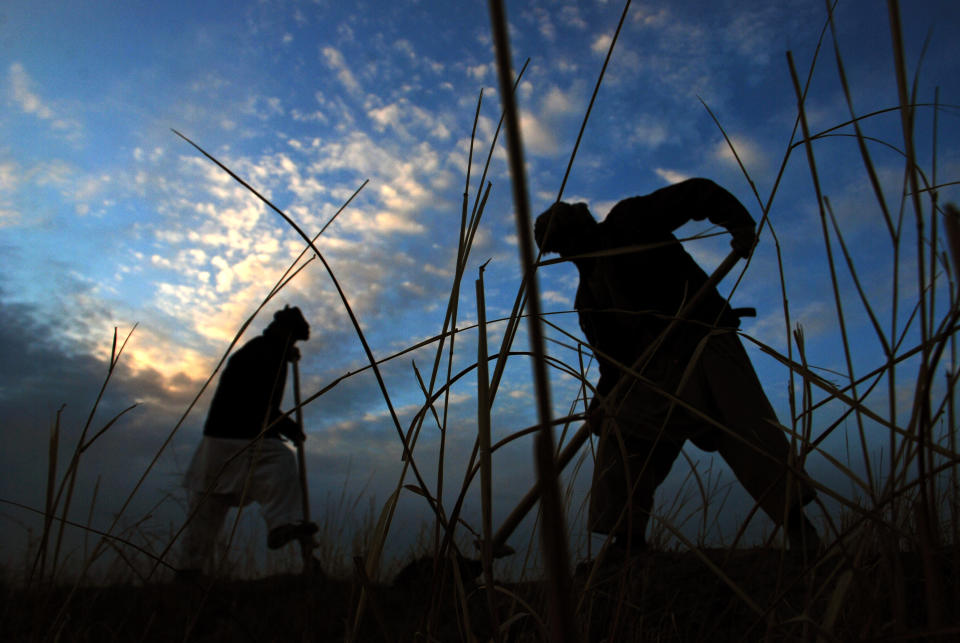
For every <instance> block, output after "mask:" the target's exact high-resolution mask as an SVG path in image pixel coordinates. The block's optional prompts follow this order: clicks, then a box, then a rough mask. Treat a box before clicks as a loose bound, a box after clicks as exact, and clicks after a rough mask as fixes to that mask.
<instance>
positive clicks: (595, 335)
mask: <svg viewBox="0 0 960 643" xmlns="http://www.w3.org/2000/svg"><path fill="white" fill-rule="evenodd" d="M703 219H708V220H710V221H711V222H712V223H715V224H718V225H722V226H724V227H726V228H727V229H730V230H732V229H735V228H738V227H747V226H752V225H754V221H753V218H752V217H751V216H750V213H749V212H747V210H746V209H745V208H744V207H743V205H742V204H741V203H740V202H739V201H738V200H737V199H736V197H734V196H733V195H732V194H730V193H729V192H727V191H726V190H724V189H723V188H721V187H720V186H718V185H717V184H715V183H714V182H712V181H710V180H708V179H690V180H687V181H683V182H682V183H677V184H675V185H671V186H668V187H665V188H662V189H660V190H657V191H656V192H653V193H652V194H649V195H646V196H636V197H632V198H629V199H624V200H623V201H620V202H619V203H618V204H617V205H615V206H614V207H613V209H612V210H611V211H610V213H609V214H608V215H607V217H606V219H604V220H603V221H602V222H600V223H598V224H597V227H596V235H594V236H593V238H592V239H590V240H588V241H586V242H585V243H586V244H587V245H589V246H591V247H590V248H586V249H584V251H583V252H584V253H586V252H597V251H603V250H612V249H616V248H623V247H626V246H632V245H643V246H645V248H644V249H643V250H642V251H637V252H631V253H629V254H619V255H615V256H609V257H597V258H587V259H574V263H575V264H576V265H577V268H578V270H579V272H580V285H579V288H578V289H577V297H576V302H575V307H576V309H577V311H578V313H579V318H580V327H581V329H582V330H583V333H584V335H585V336H586V338H587V340H588V341H589V342H590V344H591V345H592V346H594V347H596V348H597V349H599V351H600V352H602V353H605V354H606V355H609V356H610V357H612V358H614V359H615V360H616V361H618V362H621V363H623V364H626V365H628V366H629V365H632V364H633V362H634V361H635V360H636V358H637V357H639V356H640V354H641V353H642V352H643V350H644V349H645V348H646V347H647V345H648V344H649V343H650V342H651V341H653V340H654V339H655V338H656V337H657V335H658V334H659V333H660V331H661V330H663V328H664V327H665V326H666V325H667V324H668V323H669V322H670V317H672V316H675V315H676V314H677V313H678V312H679V311H680V309H681V308H682V306H683V304H684V302H685V301H687V300H688V299H689V298H691V297H693V296H694V295H695V294H696V293H697V291H699V290H700V287H701V286H702V285H703V284H704V283H705V282H706V280H707V275H706V273H704V271H703V270H702V269H701V268H700V266H698V265H697V263H696V262H695V261H694V260H693V258H692V257H691V256H690V255H689V254H687V252H686V251H685V250H684V249H683V246H682V245H681V243H680V242H679V241H678V240H677V238H676V237H675V236H674V234H673V232H674V230H676V229H677V228H679V227H680V226H682V225H683V224H685V223H687V222H688V221H690V220H694V221H702V220H703ZM687 319H691V320H695V321H696V322H700V323H699V324H695V323H686V324H682V328H680V329H678V330H675V331H674V332H673V333H672V334H671V337H673V338H674V339H673V340H672V341H671V342H670V344H669V347H667V350H674V351H685V350H690V349H692V346H693V344H695V342H696V341H697V340H699V338H700V337H702V336H703V335H704V334H705V333H706V332H708V330H709V326H713V325H719V326H731V327H736V326H737V325H738V324H739V319H738V318H737V317H736V315H734V314H732V313H731V312H730V309H729V307H728V306H727V304H726V301H725V300H724V298H723V297H721V296H720V294H719V293H718V292H717V290H716V288H711V289H710V290H709V292H707V293H705V296H704V297H703V298H702V299H701V302H700V304H698V306H697V308H696V309H695V310H694V311H692V312H691V314H689V315H688V316H687ZM682 357H683V356H681V358H682ZM599 366H600V381H599V382H598V384H597V389H598V391H599V392H600V393H601V394H603V393H607V392H609V390H610V389H611V388H613V386H614V385H615V384H616V381H617V379H619V377H620V374H621V373H622V370H621V369H620V368H619V367H617V366H616V365H614V364H613V363H612V362H610V361H609V360H607V359H604V358H602V357H600V358H599Z"/></svg>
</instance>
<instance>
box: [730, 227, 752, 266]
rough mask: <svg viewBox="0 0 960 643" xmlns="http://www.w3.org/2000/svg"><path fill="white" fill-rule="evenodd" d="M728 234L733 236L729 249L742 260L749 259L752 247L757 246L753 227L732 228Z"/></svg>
mask: <svg viewBox="0 0 960 643" xmlns="http://www.w3.org/2000/svg"><path fill="white" fill-rule="evenodd" d="M730 234H732V235H733V239H731V240H730V247H731V248H733V249H734V251H735V252H736V253H737V254H738V255H740V256H741V257H743V258H744V259H746V258H747V257H749V256H750V252H751V251H752V250H753V247H754V246H755V245H757V233H756V229H755V228H754V226H752V225H750V226H740V227H737V228H733V229H732V230H730Z"/></svg>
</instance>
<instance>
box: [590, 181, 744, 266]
mask: <svg viewBox="0 0 960 643" xmlns="http://www.w3.org/2000/svg"><path fill="white" fill-rule="evenodd" d="M621 207H623V209H624V213H626V212H629V211H635V212H639V213H640V214H641V215H642V216H643V217H644V220H643V222H642V225H644V226H649V227H651V228H654V229H659V230H661V231H663V232H673V231H674V230H676V229H677V228H679V227H680V226H682V225H683V224H685V223H687V222H688V221H690V220H693V221H703V220H704V219H708V220H709V221H710V222H711V223H714V224H716V225H721V226H723V227H724V228H726V229H727V230H728V231H730V233H731V234H732V235H733V241H731V243H730V245H731V246H733V248H734V250H737V251H738V252H739V253H740V254H741V255H742V256H744V257H746V256H747V255H749V254H750V250H751V249H752V248H753V245H754V243H755V241H756V233H755V228H756V223H755V222H754V220H753V217H752V216H750V213H749V212H748V211H747V209H746V208H745V207H743V204H742V203H740V201H738V200H737V197H735V196H733V195H732V194H730V193H729V192H728V191H727V190H725V189H723V188H722V187H720V186H719V185H717V184H716V183H714V182H713V181H711V180H710V179H703V178H696V179H687V180H686V181H682V182H680V183H675V184H673V185H668V186H667V187H664V188H660V189H659V190H657V191H656V192H653V193H651V194H648V195H646V196H638V197H633V198H632V199H625V200H623V201H621V202H620V203H619V204H617V206H616V207H615V208H614V209H615V210H618V209H620V208H621ZM612 214H614V213H613V212H611V215H612ZM607 218H608V219H609V218H610V217H609V216H608V217H607Z"/></svg>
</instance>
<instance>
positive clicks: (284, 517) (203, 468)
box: [180, 436, 303, 569]
mask: <svg viewBox="0 0 960 643" xmlns="http://www.w3.org/2000/svg"><path fill="white" fill-rule="evenodd" d="M245 448H246V450H244V449H245ZM240 451H243V452H242V453H240V454H239V455H237V454H238V453H239V452H240ZM183 485H184V487H186V488H187V490H188V493H189V496H190V504H189V507H190V508H189V512H190V513H189V516H192V518H191V519H190V520H189V522H188V523H187V525H186V527H185V529H184V532H183V536H182V538H183V541H182V542H183V544H182V548H181V561H180V566H181V567H182V568H184V569H203V568H204V566H205V565H206V564H208V563H209V561H211V559H212V554H213V549H214V545H215V544H216V541H217V536H218V535H219V534H220V529H221V528H222V527H223V522H224V520H225V519H226V516H227V512H228V511H229V510H230V508H231V507H240V506H241V505H242V506H246V505H248V504H250V503H251V502H256V503H257V504H258V505H259V506H260V513H261V514H262V515H263V518H264V520H265V521H266V523H267V529H268V530H272V529H275V528H276V527H279V526H281V525H286V524H291V523H295V522H299V521H301V520H303V515H302V514H303V508H302V500H301V498H302V491H301V489H300V478H299V472H298V470H297V459H296V456H295V455H294V452H293V450H292V449H291V448H290V447H289V446H287V444H286V443H284V442H281V441H280V440H277V439H275V438H264V439H261V440H259V443H254V444H250V441H249V440H232V439H228V438H211V437H208V436H204V437H203V441H202V442H201V443H200V446H199V447H198V448H197V451H196V453H194V455H193V460H191V462H190V467H189V468H188V469H187V473H186V476H185V477H184V482H183Z"/></svg>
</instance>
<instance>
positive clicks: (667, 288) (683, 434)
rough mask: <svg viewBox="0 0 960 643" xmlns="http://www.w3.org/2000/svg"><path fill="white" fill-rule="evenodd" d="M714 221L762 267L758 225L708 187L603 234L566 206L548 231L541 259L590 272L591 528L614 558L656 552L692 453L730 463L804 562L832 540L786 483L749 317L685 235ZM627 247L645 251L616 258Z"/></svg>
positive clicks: (625, 214) (806, 493)
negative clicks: (683, 240)
mask: <svg viewBox="0 0 960 643" xmlns="http://www.w3.org/2000/svg"><path fill="white" fill-rule="evenodd" d="M704 218H706V219H709V220H710V222H712V223H714V224H718V225H721V226H723V227H725V228H726V229H727V230H728V231H730V233H731V234H732V235H733V240H732V241H731V246H732V247H733V250H734V253H735V254H734V258H733V260H734V261H735V258H736V256H735V255H739V256H742V257H746V256H748V255H749V253H750V251H751V249H752V248H753V246H754V244H755V241H756V233H755V223H754V221H753V218H752V217H751V216H750V214H749V213H748V212H747V210H746V209H745V208H744V207H743V205H742V204H741V203H740V202H739V201H738V200H737V199H736V198H735V197H734V196H733V195H732V194H730V193H729V192H727V191H726V190H724V189H723V188H721V187H720V186H718V185H716V184H715V183H713V182H712V181H709V180H707V179H690V180H687V181H683V182H682V183H678V184H675V185H671V186H668V187H665V188H662V189H660V190H657V191H656V192H653V193H652V194H649V195H646V196H637V197H633V198H629V199H624V200H623V201H620V202H619V203H618V204H617V205H616V206H614V208H613V209H612V210H611V211H610V213H609V215H607V217H606V219H604V220H603V221H602V222H599V223H598V222H597V221H596V220H595V219H594V218H593V216H592V215H591V214H590V211H589V210H588V209H587V206H586V205H585V204H583V203H576V204H572V205H571V204H568V203H563V202H559V203H556V204H554V205H553V206H552V207H551V208H550V209H549V210H547V211H546V212H544V213H543V214H541V215H540V216H539V217H538V218H537V221H536V224H535V232H534V234H535V237H536V241H537V245H538V246H539V247H540V249H541V251H542V252H544V253H549V252H556V253H559V254H560V256H561V257H563V258H569V259H571V260H572V261H573V263H574V265H576V267H577V270H578V272H579V275H580V285H579V288H578V289H577V295H576V302H575V307H576V309H577V312H578V315H579V319H580V327H581V329H582V331H583V333H584V335H585V336H586V339H587V341H588V342H589V343H590V346H591V347H592V349H593V350H594V352H595V354H596V356H597V360H598V363H599V370H600V379H599V381H598V382H597V385H596V394H595V396H594V398H593V400H592V401H591V403H590V407H589V409H588V412H587V426H588V427H589V429H590V430H591V431H592V432H593V433H594V434H595V435H597V436H599V443H598V450H597V456H596V466H595V472H594V481H593V488H592V491H591V500H590V512H589V527H590V529H591V531H594V532H597V533H601V534H609V535H610V536H612V537H613V540H612V542H611V544H610V547H611V548H613V550H614V551H620V552H623V551H626V550H627V549H628V548H629V549H632V550H633V551H638V550H641V549H643V548H644V547H645V544H646V541H645V531H646V526H647V522H648V520H649V516H650V511H651V509H652V506H653V494H654V491H655V489H656V488H657V486H658V485H659V484H660V483H661V482H663V480H664V479H665V478H666V476H667V474H668V473H669V471H670V467H671V465H672V464H673V461H674V460H675V459H676V458H677V456H678V455H679V454H680V449H681V448H682V446H683V444H684V442H685V441H686V440H688V439H689V440H690V441H692V442H693V443H694V444H695V445H696V446H698V447H699V448H701V449H704V450H706V451H715V452H718V453H719V454H720V455H721V456H722V457H723V458H724V460H725V461H726V462H727V464H729V465H730V467H731V469H732V470H733V472H734V474H735V475H736V477H737V479H738V480H740V482H741V483H742V484H743V486H744V487H745V488H746V489H747V491H748V492H749V493H750V494H751V495H752V496H753V497H754V498H755V499H756V501H757V503H758V504H759V505H760V507H761V508H762V509H763V510H764V511H765V512H766V513H767V514H768V515H769V516H770V517H771V518H772V519H773V520H774V521H775V522H776V523H777V524H781V525H784V526H785V528H786V533H787V536H788V539H789V542H790V546H791V548H796V549H803V550H807V551H809V550H811V549H815V548H816V547H817V546H818V544H819V540H818V537H817V533H816V530H815V529H814V528H813V526H812V525H811V524H810V522H809V521H808V520H807V519H806V517H805V516H804V515H803V511H802V506H803V505H805V504H807V503H809V502H810V501H811V500H812V499H813V497H814V495H815V494H814V491H813V488H812V487H811V486H810V484H809V483H808V482H807V481H806V480H805V479H804V476H803V475H802V474H800V475H787V462H788V457H789V453H790V446H789V443H788V442H787V439H786V437H785V436H784V434H783V432H782V430H781V429H780V427H779V424H778V423H777V418H776V415H775V413H774V411H773V408H772V407H771V405H770V402H769V401H768V400H767V398H766V396H765V395H764V393H763V389H762V388H761V386H760V382H759V380H758V379H757V376H756V373H755V372H754V370H753V367H752V365H751V364H750V360H749V358H748V357H747V354H746V352H745V351H744V349H743V346H742V344H741V343H740V340H739V338H738V337H737V336H736V329H737V327H738V326H739V322H740V320H739V314H738V312H740V311H735V310H731V309H730V308H729V307H728V306H727V303H726V301H725V300H724V298H723V297H721V296H720V294H719V293H718V292H717V290H716V288H715V287H714V285H712V284H707V276H706V274H705V273H704V272H703V270H701V269H700V267H699V266H698V265H697V264H696V262H695V261H694V260H693V258H691V257H690V255H688V254H687V253H686V251H684V249H683V247H682V245H681V244H680V242H679V241H678V240H677V238H676V237H675V236H674V234H673V231H674V230H676V229H677V228H679V227H680V226H682V225H683V224H685V223H687V222H688V221H690V220H691V219H693V220H697V221H702V220H703V219H704ZM628 246H640V247H639V248H636V249H635V250H631V251H625V252H623V253H620V254H609V251H614V250H616V249H620V248H625V247H628ZM604 252H607V253H608V254H601V256H582V255H589V254H594V253H604ZM730 265H732V263H731V264H730ZM705 285H706V287H704V286H705ZM701 290H702V292H701ZM695 295H697V296H698V298H697V301H696V302H693V303H692V309H690V306H687V309H686V310H684V311H683V314H682V319H677V317H678V312H679V311H681V310H682V309H684V305H685V304H687V303H690V302H689V300H690V299H691V298H693V297H694V296H695ZM740 314H742V312H740ZM668 327H669V330H668V332H667V333H664V330H665V329H668ZM631 368H632V370H633V371H634V372H635V373H639V374H640V376H641V377H640V378H637V377H635V376H634V375H632V374H628V373H626V372H625V369H631Z"/></svg>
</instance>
